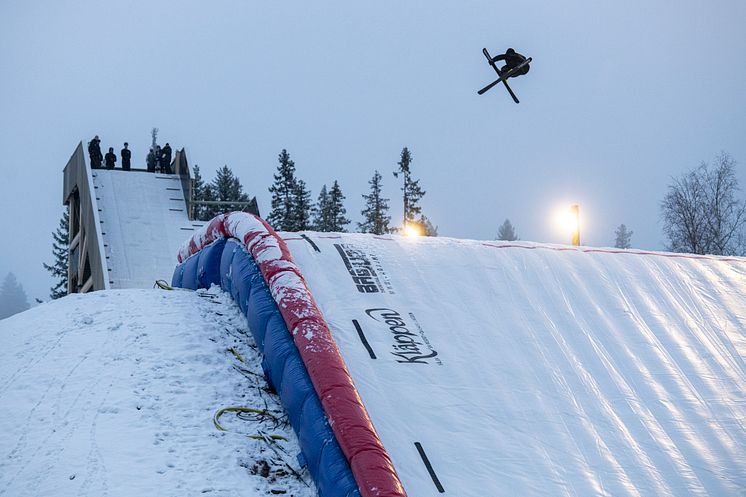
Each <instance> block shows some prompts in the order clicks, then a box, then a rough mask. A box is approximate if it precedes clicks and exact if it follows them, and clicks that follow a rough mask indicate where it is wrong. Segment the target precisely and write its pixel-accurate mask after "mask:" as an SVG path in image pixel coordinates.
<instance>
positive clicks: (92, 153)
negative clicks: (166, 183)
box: [88, 135, 173, 174]
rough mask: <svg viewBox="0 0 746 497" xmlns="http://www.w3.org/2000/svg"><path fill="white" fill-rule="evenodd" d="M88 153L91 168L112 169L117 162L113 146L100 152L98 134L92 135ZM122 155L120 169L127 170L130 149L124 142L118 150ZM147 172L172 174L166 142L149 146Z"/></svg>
mask: <svg viewBox="0 0 746 497" xmlns="http://www.w3.org/2000/svg"><path fill="white" fill-rule="evenodd" d="M88 155H89V157H90V159H91V168H92V169H101V168H106V169H114V167H115V165H116V162H117V154H115V153H114V147H109V151H108V152H107V153H106V155H102V154H101V140H100V139H99V137H98V135H96V136H94V137H93V140H91V141H90V142H89V143H88ZM119 155H120V157H122V169H123V170H124V171H129V170H130V166H131V159H132V151H130V149H129V144H128V143H127V142H124V148H123V149H122V150H121V151H120V152H119ZM146 163H147V168H148V172H150V173H155V172H159V173H166V174H173V171H172V170H171V146H170V145H169V144H168V143H166V144H165V145H164V146H163V148H161V147H160V145H156V146H155V149H153V148H152V147H151V148H150V152H148V157H147V159H146Z"/></svg>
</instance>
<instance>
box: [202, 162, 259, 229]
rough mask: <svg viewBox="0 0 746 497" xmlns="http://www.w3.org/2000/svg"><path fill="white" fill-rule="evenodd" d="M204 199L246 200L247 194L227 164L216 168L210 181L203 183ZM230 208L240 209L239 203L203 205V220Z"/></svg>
mask: <svg viewBox="0 0 746 497" xmlns="http://www.w3.org/2000/svg"><path fill="white" fill-rule="evenodd" d="M203 195H204V197H205V200H215V201H219V202H248V201H249V196H248V195H247V194H245V193H244V192H243V186H241V182H240V181H239V179H238V178H237V177H236V176H235V175H234V174H233V171H232V170H231V168H230V167H228V166H223V167H221V168H220V169H218V171H217V173H216V176H215V178H214V179H213V180H212V183H210V184H209V185H205V188H204V193H203ZM232 210H241V206H240V205H230V204H227V205H208V206H205V209H204V213H205V219H204V220H205V221H207V220H210V219H212V218H213V217H215V216H217V215H218V214H221V213H223V212H229V211H232Z"/></svg>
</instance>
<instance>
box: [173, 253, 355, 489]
mask: <svg viewBox="0 0 746 497" xmlns="http://www.w3.org/2000/svg"><path fill="white" fill-rule="evenodd" d="M213 284H215V285H220V287H221V288H222V289H223V290H224V291H226V292H228V293H230V294H231V296H232V297H233V300H235V301H236V303H237V304H238V306H239V308H240V309H241V312H242V313H243V314H244V315H245V316H246V318H247V320H248V323H249V328H250V330H251V333H252V335H253V336H254V339H255V341H256V343H257V345H258V346H259V350H260V351H261V352H262V354H263V356H264V357H263V360H262V368H263V370H264V375H265V377H266V379H267V382H268V383H269V385H270V387H272V388H273V389H274V390H275V391H276V392H277V393H278V395H279V396H280V400H281V401H282V404H283V406H284V407H285V409H286V410H287V412H288V415H289V418H290V423H291V425H292V427H293V430H294V431H295V433H296V435H297V436H298V440H299V442H300V447H301V451H302V453H303V458H304V459H305V461H306V463H307V465H308V470H309V472H310V474H311V477H312V478H313V479H314V481H315V483H316V487H317V489H318V491H319V495H320V496H321V497H360V491H359V489H358V486H357V483H356V482H355V479H354V477H353V476H352V471H351V470H350V466H349V464H348V462H347V459H346V458H345V456H344V454H343V453H342V450H341V448H340V446H339V444H338V443H337V439H336V438H335V436H334V433H333V432H332V430H331V427H330V426H329V423H328V421H327V418H326V415H325V414H324V411H323V408H322V407H321V402H320V400H319V398H318V395H317V394H316V391H315V390H314V388H313V385H312V383H311V379H310V377H309V375H308V371H307V370H306V367H305V365H304V364H303V361H302V359H301V357H300V354H299V352H298V349H297V347H296V346H295V343H293V339H292V336H291V335H290V333H289V331H288V329H287V326H286V325H285V321H284V320H283V318H282V315H281V314H280V311H279V309H278V308H277V304H276V303H275V301H274V299H273V298H272V295H271V294H270V292H269V288H268V287H267V284H266V282H265V281H264V277H263V276H262V273H261V272H260V270H259V268H258V266H257V265H256V263H255V261H254V259H253V258H252V257H251V255H249V254H248V253H247V252H246V251H245V250H244V248H243V246H242V245H241V243H240V242H238V241H237V240H234V239H225V238H221V239H218V240H216V241H215V242H213V243H211V244H210V245H207V246H206V247H204V248H203V249H202V250H200V251H199V252H197V253H195V254H194V255H192V256H191V257H189V258H188V259H186V260H185V261H184V262H182V263H181V264H179V265H178V266H177V267H176V269H175V270H174V275H173V278H172V285H173V286H174V287H181V288H189V289H192V290H196V289H198V288H210V286H212V285H213Z"/></svg>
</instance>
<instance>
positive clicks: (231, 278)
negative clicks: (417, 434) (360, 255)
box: [172, 212, 406, 497]
mask: <svg viewBox="0 0 746 497" xmlns="http://www.w3.org/2000/svg"><path fill="white" fill-rule="evenodd" d="M178 260H179V264H178V265H177V267H176V269H175V271H174V275H173V280H172V284H173V286H177V287H182V288H190V289H193V290H196V289H197V288H209V287H210V286H211V285H212V284H219V285H220V286H221V288H222V289H223V290H224V291H226V292H228V293H230V294H231V295H232V296H233V299H234V300H235V301H236V303H237V304H238V305H239V307H240V309H241V312H242V313H244V314H245V315H246V317H247V319H248V323H249V327H250V329H251V332H252V334H253V335H254V338H255V339H256V342H257V345H258V346H259V349H260V350H261V351H262V353H263V355H264V358H263V361H262V367H263V369H264V373H265V376H266V378H267V381H268V382H269V384H270V386H271V387H273V388H274V389H275V390H276V391H277V393H278V394H279V396H280V399H281V401H282V403H283V405H284V406H285V408H286V409H287V411H288V413H289V417H290V422H291V424H292V426H293V429H294V430H295V432H296V434H297V435H298V439H299V442H300V446H301V450H302V452H303V456H304V457H305V459H306V462H307V464H308V469H309V472H310V474H311V476H312V477H313V479H314V481H315V483H316V486H317V488H318V490H319V494H320V495H321V496H323V497H356V496H361V497H374V496H375V497H405V496H406V492H405V491H404V489H403V487H402V484H401V481H400V480H399V477H398V475H397V473H396V470H395V469H394V466H393V463H392V462H391V458H390V457H389V455H388V454H387V453H386V450H385V448H384V447H383V444H382V443H381V440H380V439H379V437H378V434H377V433H376V431H375V428H374V427H373V424H372V422H371V420H370V416H369V415H368V413H367V411H366V409H365V406H364V405H363V403H362V400H361V399H360V395H359V394H358V392H357V390H356V389H355V386H354V384H353V382H352V378H351V377H350V374H349V372H348V370H347V367H346V366H345V363H344V360H343V359H342V356H341V354H340V352H339V349H338V347H337V344H336V343H335V342H334V339H333V338H332V335H331V332H330V330H329V327H328V325H327V324H326V322H325V321H324V318H323V316H322V314H321V311H320V310H319V309H318V307H317V305H316V303H315V302H314V300H313V297H312V296H311V293H310V291H309V290H308V286H307V284H306V282H305V279H304V278H303V276H302V275H301V273H300V270H299V269H298V267H297V266H296V264H295V262H294V261H293V258H292V256H291V255H290V252H289V250H288V248H287V245H286V244H285V242H284V241H283V240H282V239H281V238H280V237H279V236H278V235H277V233H276V232H275V231H274V230H273V229H272V228H271V227H270V226H269V225H268V224H267V223H266V222H265V221H264V220H262V219H261V218H259V217H257V216H254V215H252V214H247V213H242V212H232V213H229V214H221V215H219V216H217V217H215V218H213V219H212V220H211V221H210V222H209V223H208V224H207V225H205V226H204V227H203V228H201V229H200V230H199V231H198V232H196V233H195V234H194V235H193V236H192V237H191V239H190V240H188V241H187V242H185V243H184V244H183V245H182V247H181V249H180V250H179V254H178Z"/></svg>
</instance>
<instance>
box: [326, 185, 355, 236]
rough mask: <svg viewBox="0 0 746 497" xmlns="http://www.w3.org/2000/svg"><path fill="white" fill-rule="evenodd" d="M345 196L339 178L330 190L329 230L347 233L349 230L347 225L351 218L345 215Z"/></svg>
mask: <svg viewBox="0 0 746 497" xmlns="http://www.w3.org/2000/svg"><path fill="white" fill-rule="evenodd" d="M344 199H345V196H344V195H343V194H342V189H341V188H340V187H339V183H337V180H334V184H333V185H332V188H331V190H329V203H328V210H329V213H328V217H327V218H328V219H329V230H328V231H338V232H342V233H345V232H347V228H346V227H345V226H347V225H348V224H350V220H349V219H347V218H346V217H345V214H347V209H345V206H344Z"/></svg>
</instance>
